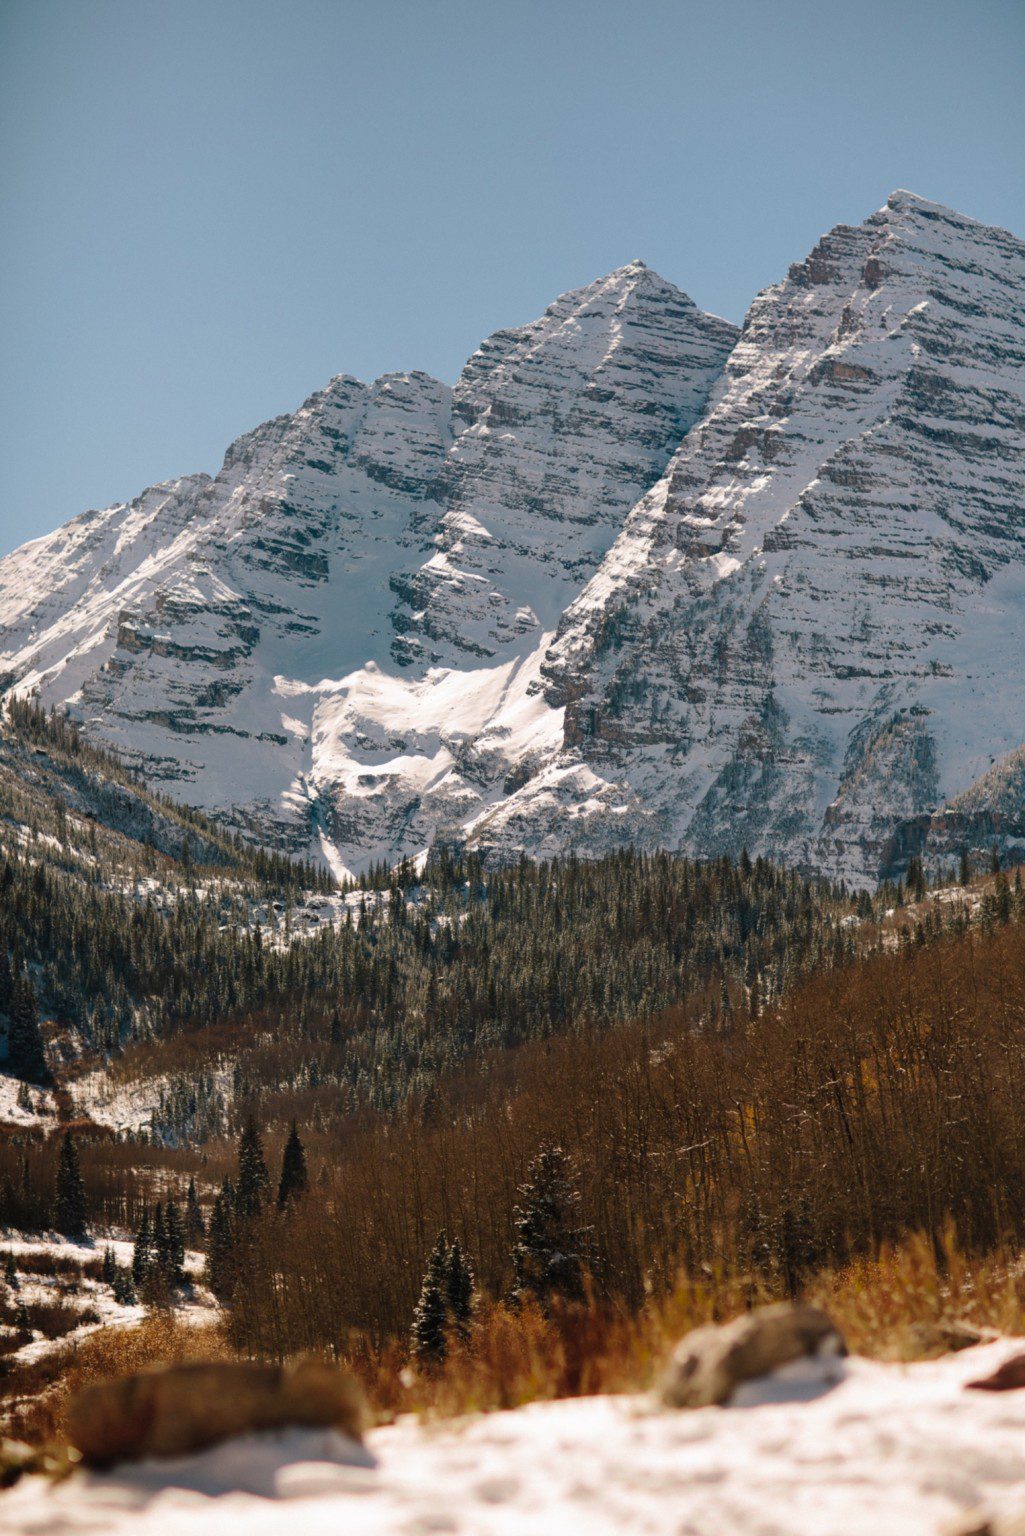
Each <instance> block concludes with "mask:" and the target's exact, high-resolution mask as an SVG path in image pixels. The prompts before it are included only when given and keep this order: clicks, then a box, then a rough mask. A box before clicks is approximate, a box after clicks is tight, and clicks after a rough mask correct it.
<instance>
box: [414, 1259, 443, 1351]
mask: <svg viewBox="0 0 1025 1536" xmlns="http://www.w3.org/2000/svg"><path fill="white" fill-rule="evenodd" d="M448 1268H449V1246H448V1240H447V1238H446V1237H445V1234H444V1232H439V1233H438V1240H437V1242H436V1243H435V1245H434V1248H433V1250H432V1252H431V1256H430V1258H429V1259H428V1261H427V1269H426V1271H425V1272H424V1278H423V1285H422V1286H421V1287H420V1300H419V1301H418V1302H417V1304H416V1311H415V1312H414V1313H413V1327H412V1332H411V1337H410V1345H411V1348H412V1353H413V1357H414V1359H415V1360H416V1361H417V1363H418V1364H419V1365H421V1366H428V1367H429V1366H432V1365H439V1364H440V1363H441V1361H442V1360H444V1358H445V1350H446V1340H445V1326H446V1323H447V1321H448Z"/></svg>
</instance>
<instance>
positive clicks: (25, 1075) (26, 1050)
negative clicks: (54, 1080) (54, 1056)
mask: <svg viewBox="0 0 1025 1536" xmlns="http://www.w3.org/2000/svg"><path fill="white" fill-rule="evenodd" d="M7 1064H8V1067H9V1069H10V1071H11V1073H12V1074H13V1076H14V1077H20V1078H21V1079H22V1080H23V1081H24V1082H29V1083H40V1084H43V1083H48V1082H49V1081H50V1069H49V1067H48V1066H47V1065H46V1053H45V1051H44V1050H43V1036H42V1033H41V1031H40V1028H39V1009H38V1007H37V1006H36V992H35V988H34V987H33V985H32V978H31V977H30V976H29V974H28V972H27V971H23V972H22V974H21V975H20V976H19V977H18V979H17V981H16V982H15V983H14V993H13V996H12V998H11V1022H10V1025H9V1027H8V1031H7Z"/></svg>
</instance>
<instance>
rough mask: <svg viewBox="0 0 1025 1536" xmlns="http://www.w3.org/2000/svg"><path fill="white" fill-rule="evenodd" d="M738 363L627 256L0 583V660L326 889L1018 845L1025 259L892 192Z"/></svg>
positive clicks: (24, 557) (856, 876)
mask: <svg viewBox="0 0 1025 1536" xmlns="http://www.w3.org/2000/svg"><path fill="white" fill-rule="evenodd" d="M735 339H736V336H735V332H734V331H733V330H732V328H731V327H730V326H728V325H727V324H725V322H723V321H720V320H716V319H714V318H713V317H710V316H707V315H703V314H702V313H701V312H700V311H698V310H697V309H695V308H694V306H693V305H692V304H691V303H690V301H689V300H688V299H686V298H685V297H684V296H683V295H682V294H680V293H679V292H677V290H675V289H673V288H672V287H671V286H670V285H669V284H668V283H665V282H663V281H662V279H660V278H658V277H657V276H656V275H655V274H654V273H652V272H650V271H649V270H648V269H647V268H646V267H645V266H644V265H643V264H642V263H640V262H633V263H631V264H630V265H629V266H627V267H624V268H621V269H620V270H619V271H617V272H614V273H612V274H611V275H610V276H609V277H607V278H605V279H603V280H601V281H599V282H597V283H594V284H592V285H591V286H590V287H588V288H585V289H581V290H579V291H577V292H575V293H572V294H567V295H565V296H564V297H563V298H561V299H559V300H558V301H557V302H556V303H555V304H553V305H552V306H551V307H550V308H549V309H548V310H547V311H546V313H545V314H544V315H543V316H542V317H541V319H539V320H538V321H535V322H534V323H533V324H531V325H528V326H525V327H522V328H521V329H519V330H512V331H502V332H499V333H498V334H497V335H496V336H494V337H492V338H491V339H490V340H489V341H487V342H485V343H484V345H483V346H482V347H481V348H480V350H479V351H478V352H477V353H476V354H475V355H474V357H473V358H471V360H470V362H469V363H468V364H467V367H466V369H465V370H464V372H463V375H462V377H461V378H460V380H459V381H458V383H457V385H456V387H455V389H454V391H450V390H449V389H448V388H447V387H446V386H444V385H442V384H439V383H437V382H436V381H434V380H431V379H429V378H427V377H426V376H424V375H422V374H410V375H395V376H391V377H388V378H385V379H382V380H379V381H378V382H377V383H376V384H374V385H372V386H365V385H362V384H359V383H357V382H356V381H354V380H352V379H347V378H339V379H336V380H334V381H333V382H332V384H331V385H330V386H329V387H328V388H327V389H326V390H325V391H323V392H322V393H321V394H319V395H315V396H313V397H312V398H311V399H310V400H309V401H308V402H307V403H306V405H305V406H304V407H303V408H302V409H301V410H300V411H299V412H297V413H296V414H295V415H294V416H291V417H283V418H281V419H279V420H278V421H274V422H270V423H268V424H267V425H265V426H263V427H261V428H259V429H258V430H257V431H256V432H254V433H252V434H250V436H249V437H246V438H243V439H241V440H240V442H239V443H237V444H235V446H234V447H233V448H232V449H231V450H230V451H229V454H228V457H227V459H226V460H225V465H224V468H223V469H222V471H221V473H220V474H219V475H218V476H217V478H216V479H214V480H209V479H207V478H205V477H202V476H200V477H194V478H191V479H188V480H183V481H179V482H175V483H174V484H173V485H169V486H163V487H158V488H156V489H154V490H150V491H147V492H146V493H144V495H143V496H142V497H140V498H139V500H138V501H137V502H135V503H133V504H131V505H130V506H125V507H118V508H114V509H111V510H110V511H108V512H104V513H89V514H86V515H85V517H83V518H79V519H76V520H75V521H74V522H72V523H70V524H68V525H67V526H66V527H65V528H63V529H61V530H59V531H58V532H57V533H56V534H53V535H51V536H50V538H48V539H43V540H39V541H37V542H36V543H35V544H32V545H28V546H26V547H25V549H23V550H19V551H17V552H16V553H15V554H14V555H11V556H9V557H8V558H7V560H6V561H3V562H0V626H2V628H0V647H2V649H0V672H6V673H7V674H8V681H9V682H13V684H14V685H15V686H17V687H18V688H21V689H27V688H32V687H38V688H39V689H40V691H41V693H42V696H43V699H44V701H46V702H50V701H60V702H64V703H67V704H69V706H70V708H71V709H72V711H73V712H74V713H76V714H78V715H80V716H81V717H83V718H84V719H85V720H86V721H87V722H88V728H89V729H90V730H91V731H93V732H95V733H96V734H97V735H99V736H102V737H104V738H106V739H108V740H110V741H112V742H113V743H114V744H115V745H116V746H117V747H119V748H120V749H121V750H122V751H123V752H125V753H126V754H127V755H128V756H129V757H131V758H133V759H134V760H135V761H137V762H140V763H142V764H144V765H145V766H146V768H147V770H148V772H149V773H150V774H152V775H153V776H154V777H155V778H157V779H158V780H159V781H160V782H162V783H163V784H165V785H167V786H169V787H171V788H173V790H174V792H175V793H177V794H179V795H181V796H182V797H184V798H186V799H189V800H191V801H193V802H195V803H198V804H201V805H203V806H204V807H207V808H209V809H212V810H215V811H217V812H219V813H222V814H225V815H227V816H228V818H229V819H231V820H233V821H234V822H235V823H236V824H237V825H241V826H248V827H250V828H252V829H253V830H254V831H257V832H259V833H261V834H263V835H270V836H272V837H274V838H276V839H277V840H278V841H280V842H282V843H284V844H286V845H287V846H289V847H292V848H305V847H307V846H308V845H309V843H310V842H311V841H312V844H313V846H314V847H315V848H316V847H320V848H321V849H322V850H323V852H324V854H325V856H326V857H327V858H328V859H329V860H330V861H331V862H332V863H333V864H334V866H335V867H336V868H342V867H348V868H359V867H361V866H363V865H365V864H366V862H367V861H368V860H369V859H372V858H382V857H383V858H398V857H400V856H402V855H405V854H410V853H415V852H417V851H418V850H420V849H422V848H423V847H425V846H426V845H427V844H428V843H429V842H430V841H431V839H432V838H433V837H435V836H437V835H439V834H441V835H459V836H469V837H470V838H471V839H472V840H474V841H476V842H477V843H478V844H479V845H481V846H486V847H494V848H496V849H497V850H499V851H500V852H502V853H508V852H512V851H514V850H517V849H519V848H524V849H526V850H527V851H528V852H530V853H533V854H544V853H550V852H556V851H559V850H561V849H564V848H566V847H569V846H573V847H576V848H579V849H580V850H581V851H583V852H586V853H598V852H601V851H603V850H605V849H607V848H609V847H613V846H616V845H618V844H622V843H624V842H631V843H639V844H643V845H647V846H668V847H671V848H682V849H686V850H689V851H692V852H695V853H698V854H708V853H714V852H719V851H725V852H731V853H738V852H739V851H740V849H741V848H742V847H743V846H745V845H746V846H747V847H748V848H749V850H751V851H752V852H764V853H767V854H770V855H773V856H776V857H781V858H786V859H787V860H789V861H792V862H794V863H797V864H799V865H802V866H804V867H806V868H814V869H818V870H826V871H830V872H833V873H836V874H842V875H844V876H846V877H848V878H850V879H852V880H855V881H857V882H859V883H869V882H871V881H873V880H874V879H875V878H877V877H878V876H879V875H880V874H881V873H887V872H889V871H891V870H892V871H896V870H897V869H899V868H900V867H901V864H902V861H903V860H905V859H906V857H907V855H908V853H910V852H912V851H916V850H919V849H922V848H924V849H925V851H926V854H927V856H929V855H932V856H935V857H937V858H938V857H940V856H943V857H947V856H949V854H950V851H951V850H952V849H954V850H956V848H957V847H958V846H960V845H961V844H962V843H968V844H969V845H970V846H972V845H974V846H980V845H986V844H988V842H989V841H990V840H991V839H995V840H997V841H998V842H1002V843H1004V844H1010V845H1014V846H1015V847H1018V848H1020V847H1021V846H1023V845H1025V804H1023V799H1022V792H1021V784H1022V776H1023V770H1022V766H1021V764H1022V750H1023V741H1025V669H1023V667H1022V664H1021V656H1022V654H1023V642H1025V560H1023V553H1025V550H1023V539H1025V245H1023V244H1022V242H1020V241H1019V240H1017V239H1015V238H1014V237H1013V236H1011V235H1009V234H1006V233H1005V232H1003V231H1001V230H997V229H991V228H988V227H986V226H983V225H980V224H977V223H975V222H973V221H972V220H970V219H967V218H963V217H961V216H960V215H958V214H956V213H953V212H951V211H950V210H949V209H945V208H942V207H939V206H937V205H934V204H931V203H926V202H924V201H923V200H921V199H920V198H917V197H914V196H912V195H911V194H908V193H903V192H899V193H895V194H894V195H893V196H892V197H891V198H890V199H889V201H888V202H887V204H886V206H885V207H884V208H883V209H881V210H880V211H879V212H878V213H876V214H873V215H872V216H871V217H870V218H868V219H867V220H866V221H865V222H864V223H863V224H861V225H859V226H857V227H847V226H840V227H838V228H836V229H834V230H833V231H831V233H830V234H828V235H826V236H825V237H824V238H823V239H822V240H821V241H820V242H819V244H818V245H817V246H816V247H815V249H814V250H813V251H812V252H811V253H810V255H809V256H808V257H807V258H806V259H805V260H804V261H802V262H800V263H798V264H797V265H795V266H794V267H792V268H791V269H790V272H789V274H788V276H787V277H786V279H785V280H784V281H783V282H782V283H781V284H779V285H778V286H777V287H774V288H770V289H768V290H766V292H765V293H763V294H761V295H760V296H759V297H758V298H757V299H756V300H755V303H754V304H753V306H752V308H751V311H750V313H749V315H748V317H747V320H746V322H745V326H744V329H743V332H742V334H741V335H740V337H739V340H738V341H736V345H735V346H734V345H733V343H734V341H735ZM731 349H732V350H731ZM727 359H728V360H727ZM674 450H675V451H674Z"/></svg>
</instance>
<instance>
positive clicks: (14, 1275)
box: [4, 1248, 20, 1291]
mask: <svg viewBox="0 0 1025 1536" xmlns="http://www.w3.org/2000/svg"><path fill="white" fill-rule="evenodd" d="M4 1280H5V1281H6V1282H7V1284H8V1285H9V1286H10V1288H11V1290H12V1291H16V1290H17V1289H18V1287H19V1285H20V1281H19V1280H18V1266H17V1264H15V1262H14V1254H13V1253H12V1252H11V1250H10V1249H9V1248H8V1250H7V1252H6V1253H5V1254H4Z"/></svg>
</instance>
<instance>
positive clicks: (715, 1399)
mask: <svg viewBox="0 0 1025 1536" xmlns="http://www.w3.org/2000/svg"><path fill="white" fill-rule="evenodd" d="M846 1353H847V1350H846V1346H845V1345H844V1341H843V1339H842V1338H841V1336H840V1333H839V1331H838V1329H837V1328H836V1327H835V1325H834V1324H833V1322H832V1321H831V1319H830V1318H829V1317H827V1315H826V1313H825V1312H822V1311H820V1309H819V1308H818V1307H811V1306H806V1305H804V1304H801V1303H795V1302H781V1303H779V1304H778V1305H776V1306H771V1307H759V1308H757V1309H756V1310H755V1311H753V1312H748V1313H745V1315H744V1316H743V1317H738V1318H735V1319H734V1320H733V1322H731V1323H725V1324H723V1325H722V1326H721V1327H717V1326H715V1325H709V1326H708V1327H704V1328H695V1329H694V1331H693V1332H692V1333H688V1334H687V1335H686V1337H685V1338H683V1339H681V1340H680V1342H679V1344H678V1345H677V1346H676V1349H675V1350H674V1351H673V1357H672V1360H671V1362H670V1364H669V1369H668V1370H667V1371H666V1374H665V1377H664V1378H663V1381H662V1390H661V1395H662V1401H663V1402H664V1403H665V1404H666V1406H667V1407H670V1408H705V1407H708V1406H709V1405H710V1404H713V1403H725V1402H728V1401H729V1399H730V1397H731V1396H732V1394H733V1392H734V1390H735V1389H736V1388H737V1387H739V1386H740V1384H741V1383H742V1382H745V1381H752V1380H754V1379H755V1378H756V1377H759V1376H766V1375H768V1374H769V1372H770V1371H776V1370H779V1368H780V1367H781V1366H785V1365H791V1364H792V1363H793V1362H794V1361H796V1360H802V1359H817V1358H821V1359H826V1358H830V1357H831V1358H834V1359H835V1358H837V1357H839V1356H841V1355H844V1354H846Z"/></svg>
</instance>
